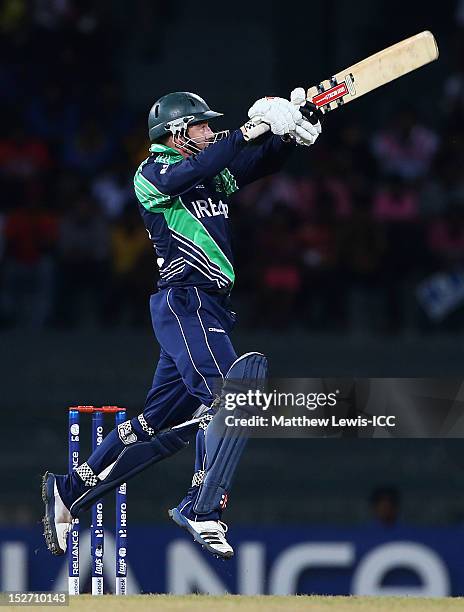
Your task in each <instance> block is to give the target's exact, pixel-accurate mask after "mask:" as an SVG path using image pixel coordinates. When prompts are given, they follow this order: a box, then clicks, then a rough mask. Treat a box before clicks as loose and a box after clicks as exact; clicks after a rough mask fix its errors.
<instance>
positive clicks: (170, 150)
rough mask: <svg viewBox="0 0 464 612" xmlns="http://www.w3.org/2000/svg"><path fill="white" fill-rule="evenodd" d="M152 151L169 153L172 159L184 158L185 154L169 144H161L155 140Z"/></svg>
mask: <svg viewBox="0 0 464 612" xmlns="http://www.w3.org/2000/svg"><path fill="white" fill-rule="evenodd" d="M150 152H151V153H160V154H161V155H167V156H168V157H169V158H170V159H172V160H173V161H174V160H176V161H177V160H181V159H184V157H183V155H181V154H180V153H179V151H176V150H175V149H173V148H172V147H168V146H167V145H164V144H160V143H159V142H155V143H153V144H152V145H151V146H150Z"/></svg>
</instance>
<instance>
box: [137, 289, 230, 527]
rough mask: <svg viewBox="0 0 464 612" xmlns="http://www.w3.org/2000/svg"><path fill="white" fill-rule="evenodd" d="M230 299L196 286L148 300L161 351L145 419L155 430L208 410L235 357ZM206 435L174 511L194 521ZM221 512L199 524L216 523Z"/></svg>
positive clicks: (198, 441)
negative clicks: (189, 484) (188, 483)
mask: <svg viewBox="0 0 464 612" xmlns="http://www.w3.org/2000/svg"><path fill="white" fill-rule="evenodd" d="M228 302H229V300H228V298H227V297H225V296H220V295H212V294H209V293H205V292H204V291H202V290H201V289H198V288H197V287H179V288H170V289H166V290H163V291H160V292H159V293H156V294H155V295H152V297H151V300H150V310H151V316H152V322H153V329H154V332H155V335H156V338H157V340H158V342H159V345H160V347H161V354H160V359H159V363H158V366H157V368H156V371H155V375H154V378H153V384H152V387H151V389H150V391H149V392H148V395H147V399H146V403H145V408H144V411H143V415H144V417H145V419H146V420H147V422H148V424H149V425H151V427H153V428H154V429H155V430H159V429H164V428H166V427H172V426H173V425H177V424H179V423H182V422H183V421H186V420H187V419H188V418H189V417H190V416H191V415H192V413H193V412H194V411H195V410H196V409H197V408H198V407H199V406H200V405H201V404H204V405H205V406H208V407H209V406H210V405H211V403H212V401H213V400H214V397H215V394H216V393H217V392H218V390H220V386H221V383H222V380H223V378H224V377H225V375H226V374H227V371H228V370H229V368H230V366H231V365H232V363H233V362H234V361H235V359H236V358H237V355H236V353H235V351H234V348H233V346H232V343H231V341H230V338H229V333H230V331H231V330H232V328H233V326H234V324H235V313H233V312H232V311H231V310H230V308H229V306H228ZM205 461H206V452H205V432H204V430H202V429H200V430H199V431H198V434H197V439H196V453H195V470H194V478H193V481H192V487H191V488H190V489H189V491H188V492H187V494H186V496H185V497H184V498H183V500H182V501H181V502H180V504H179V506H178V508H179V510H181V511H182V512H183V514H184V515H185V516H187V517H188V518H190V519H192V520H194V519H196V518H197V517H196V515H195V513H194V512H193V509H192V508H193V505H194V502H195V497H196V494H197V493H198V489H199V487H198V485H197V484H195V482H196V480H197V478H198V476H199V475H200V474H201V473H202V471H203V470H204V467H205ZM222 510H223V508H218V509H217V511H216V512H213V513H210V514H208V515H207V516H206V515H202V516H201V520H217V519H219V518H220V517H221V514H222Z"/></svg>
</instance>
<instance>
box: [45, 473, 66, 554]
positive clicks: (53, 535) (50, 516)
mask: <svg viewBox="0 0 464 612" xmlns="http://www.w3.org/2000/svg"><path fill="white" fill-rule="evenodd" d="M42 500H43V503H44V504H45V515H44V517H43V519H42V523H43V526H44V536H45V542H46V544H47V548H48V550H49V551H50V552H51V553H53V554H54V555H64V553H65V552H66V548H67V535H68V532H69V531H70V529H71V527H72V521H73V518H72V516H71V513H70V512H69V510H68V508H67V507H66V506H65V505H64V503H63V500H62V499H61V497H60V494H59V492H58V488H57V486H56V478H55V474H52V473H51V472H45V474H44V475H43V477H42Z"/></svg>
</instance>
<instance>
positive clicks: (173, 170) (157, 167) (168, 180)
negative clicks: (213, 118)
mask: <svg viewBox="0 0 464 612" xmlns="http://www.w3.org/2000/svg"><path fill="white" fill-rule="evenodd" d="M245 144H246V143H245V140H244V137H243V134H242V132H241V131H240V130H235V131H234V132H232V133H231V134H230V135H229V136H227V137H226V138H223V139H222V140H219V141H218V142H216V143H214V144H211V145H209V147H207V148H206V149H205V150H204V151H201V153H198V154H196V155H191V156H190V157H187V158H186V159H184V160H182V161H179V162H176V163H173V164H162V163H154V164H146V165H145V166H144V167H143V168H142V171H141V173H142V176H143V178H144V179H145V180H146V181H148V182H149V183H150V184H151V185H152V186H153V187H154V188H155V189H156V190H157V191H158V192H159V193H160V194H161V195H164V196H166V197H167V198H172V197H175V196H180V195H182V194H184V193H186V192H187V191H189V190H190V189H193V188H194V187H196V186H197V185H199V184H200V183H202V182H203V181H205V180H207V179H210V178H213V177H214V176H216V175H217V174H219V173H220V172H221V171H222V170H224V168H226V167H227V166H228V165H229V164H230V162H231V160H232V159H233V158H234V157H235V156H236V155H237V154H238V153H239V152H240V151H241V150H242V148H243V147H244V146H245Z"/></svg>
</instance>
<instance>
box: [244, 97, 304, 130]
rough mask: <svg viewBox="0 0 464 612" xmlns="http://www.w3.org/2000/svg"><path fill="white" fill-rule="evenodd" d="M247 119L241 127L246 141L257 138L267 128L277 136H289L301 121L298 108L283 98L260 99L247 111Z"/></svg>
mask: <svg viewBox="0 0 464 612" xmlns="http://www.w3.org/2000/svg"><path fill="white" fill-rule="evenodd" d="M248 117H249V118H250V121H248V122H247V123H246V124H245V125H244V126H243V127H242V132H243V134H244V136H245V139H246V140H252V139H253V138H257V137H258V136H260V135H261V134H263V133H264V132H265V131H267V130H268V129H269V128H270V130H271V132H272V133H273V134H277V135H278V136H284V135H286V134H291V133H292V132H294V131H295V129H296V126H297V122H298V121H301V119H302V115H301V113H300V111H299V110H298V108H297V107H296V106H295V105H294V104H292V103H291V102H289V101H288V100H285V99H284V98H261V99H260V100H258V101H257V102H255V103H254V104H253V106H252V107H251V108H250V109H249V111H248ZM263 124H264V125H263Z"/></svg>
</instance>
